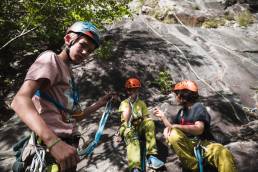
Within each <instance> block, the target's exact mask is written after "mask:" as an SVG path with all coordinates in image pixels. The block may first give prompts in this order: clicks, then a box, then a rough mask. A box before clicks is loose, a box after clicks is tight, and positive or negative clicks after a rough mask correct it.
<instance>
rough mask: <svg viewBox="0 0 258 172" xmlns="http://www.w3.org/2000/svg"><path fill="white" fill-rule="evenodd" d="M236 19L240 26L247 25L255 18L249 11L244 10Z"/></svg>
mask: <svg viewBox="0 0 258 172" xmlns="http://www.w3.org/2000/svg"><path fill="white" fill-rule="evenodd" d="M235 20H236V21H237V23H238V24H239V25H240V26H243V27H247V26H248V25H250V24H252V23H253V20H254V19H253V16H252V14H251V13H250V12H249V11H242V12H241V13H239V14H238V15H237V16H236V17H235Z"/></svg>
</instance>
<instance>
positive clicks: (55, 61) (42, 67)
mask: <svg viewBox="0 0 258 172" xmlns="http://www.w3.org/2000/svg"><path fill="white" fill-rule="evenodd" d="M42 78H44V79H48V80H49V83H50V86H49V87H48V88H47V89H45V90H42V91H43V92H44V93H46V94H48V95H49V96H51V98H53V99H54V100H55V101H57V102H58V103H60V104H62V105H63V106H64V107H66V108H67V109H72V106H73V101H74V100H73V98H72V80H71V73H70V69H69V67H68V66H67V65H66V64H65V63H64V62H63V61H62V60H61V59H59V58H58V56H57V54H55V53H54V52H52V51H45V52H43V53H42V54H40V55H39V57H38V58H37V59H36V61H35V62H34V63H33V64H32V65H31V67H30V68H29V71H28V72H27V75H26V77H25V81H27V80H39V79H42ZM32 101H33V103H34V105H35V107H36V109H37V110H38V112H39V114H40V115H41V117H42V118H43V119H44V121H45V122H46V123H47V125H48V126H49V128H50V129H52V130H53V131H54V132H55V133H56V134H57V135H58V136H59V137H68V136H69V135H71V134H73V133H75V132H77V127H76V124H75V122H73V123H68V122H66V120H65V119H66V115H67V114H66V113H64V112H62V111H61V110H60V109H58V108H57V107H56V106H55V105H53V104H52V103H51V102H49V101H47V100H45V99H43V98H41V97H38V96H36V95H35V96H33V98H32Z"/></svg>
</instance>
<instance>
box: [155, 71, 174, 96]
mask: <svg viewBox="0 0 258 172" xmlns="http://www.w3.org/2000/svg"><path fill="white" fill-rule="evenodd" d="M154 83H155V84H157V85H158V86H159V88H160V91H161V92H162V93H163V94H169V93H170V92H171V87H172V84H173V80H172V77H171V76H170V74H169V72H168V71H161V72H159V76H158V78H156V79H155V81H154Z"/></svg>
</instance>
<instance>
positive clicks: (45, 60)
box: [25, 51, 58, 86]
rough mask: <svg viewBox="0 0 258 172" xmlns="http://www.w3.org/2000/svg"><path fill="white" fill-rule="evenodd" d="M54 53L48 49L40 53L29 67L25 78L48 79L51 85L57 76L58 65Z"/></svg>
mask: <svg viewBox="0 0 258 172" xmlns="http://www.w3.org/2000/svg"><path fill="white" fill-rule="evenodd" d="M56 58H57V57H56V54H55V53H53V52H50V51H47V52H44V53H42V54H41V55H40V56H39V57H38V58H37V59H36V61H35V62H34V63H33V64H32V65H31V67H30V68H29V70H28V72H27V74H26V77H25V81H26V80H34V81H36V80H39V79H48V80H49V82H50V86H52V85H53V84H54V83H55V82H56V80H57V76H58V65H57V60H56Z"/></svg>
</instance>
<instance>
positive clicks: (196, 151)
mask: <svg viewBox="0 0 258 172" xmlns="http://www.w3.org/2000/svg"><path fill="white" fill-rule="evenodd" d="M194 155H195V158H196V159H197V162H198V167H199V172H203V150H202V146H201V144H200V142H199V143H198V144H197V145H196V146H195V147H194Z"/></svg>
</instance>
